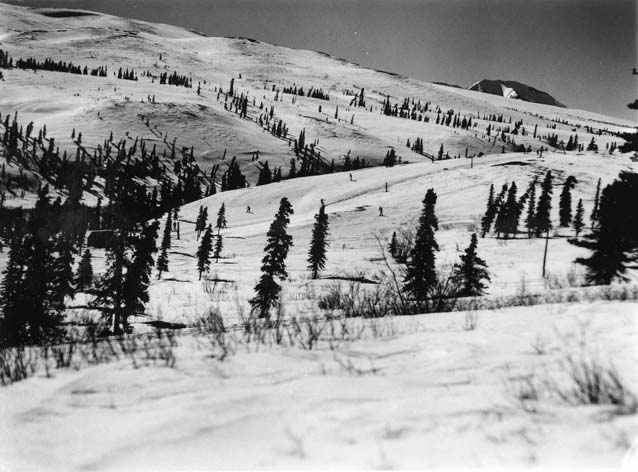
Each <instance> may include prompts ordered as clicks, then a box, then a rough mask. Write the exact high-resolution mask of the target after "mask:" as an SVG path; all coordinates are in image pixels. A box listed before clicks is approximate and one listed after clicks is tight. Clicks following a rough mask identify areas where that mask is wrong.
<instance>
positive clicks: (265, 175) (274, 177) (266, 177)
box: [257, 158, 298, 185]
mask: <svg viewBox="0 0 638 472" xmlns="http://www.w3.org/2000/svg"><path fill="white" fill-rule="evenodd" d="M295 177H298V175H297V174H296V166H295V160H294V158H293V159H291V160H290V173H289V174H288V178H289V179H292V178H295ZM282 180H283V177H282V175H281V167H275V169H274V170H272V171H271V170H270V167H269V166H268V161H266V162H264V163H263V164H262V165H261V166H260V167H259V177H258V178H257V185H268V184H271V183H273V182H281V181H282Z"/></svg>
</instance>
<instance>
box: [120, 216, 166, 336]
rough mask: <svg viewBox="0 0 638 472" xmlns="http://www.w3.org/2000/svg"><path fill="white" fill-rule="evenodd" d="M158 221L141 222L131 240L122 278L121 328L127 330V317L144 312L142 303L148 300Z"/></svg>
mask: <svg viewBox="0 0 638 472" xmlns="http://www.w3.org/2000/svg"><path fill="white" fill-rule="evenodd" d="M158 229H159V222H158V221H154V222H152V223H142V224H140V225H138V230H137V231H135V232H134V235H133V237H132V241H131V249H132V254H131V260H130V263H129V264H128V265H127V269H126V276H125V278H124V297H123V303H124V312H123V314H124V316H123V318H122V329H123V331H124V332H128V331H129V324H128V318H129V317H131V316H137V315H140V314H143V313H144V304H145V303H147V302H148V300H149V297H148V286H149V284H150V280H151V270H152V269H153V265H154V260H153V254H154V253H155V252H156V251H157V246H156V243H155V241H156V239H157V231H158Z"/></svg>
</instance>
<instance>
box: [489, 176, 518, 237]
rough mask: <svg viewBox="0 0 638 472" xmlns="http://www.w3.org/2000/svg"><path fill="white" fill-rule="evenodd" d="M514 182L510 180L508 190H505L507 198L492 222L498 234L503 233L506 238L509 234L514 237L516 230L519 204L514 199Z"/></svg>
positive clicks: (515, 190)
mask: <svg viewBox="0 0 638 472" xmlns="http://www.w3.org/2000/svg"><path fill="white" fill-rule="evenodd" d="M516 192H517V187H516V182H512V185H510V188H509V191H508V192H507V199H506V200H505V201H504V202H503V203H502V204H501V206H500V208H499V210H498V215H497V216H496V221H495V222H494V230H495V231H496V233H497V234H498V235H499V236H500V235H501V234H503V236H504V238H505V239H507V238H508V237H509V235H510V234H512V235H514V237H516V232H517V231H518V218H519V214H520V211H519V208H520V207H519V204H518V201H517V200H516Z"/></svg>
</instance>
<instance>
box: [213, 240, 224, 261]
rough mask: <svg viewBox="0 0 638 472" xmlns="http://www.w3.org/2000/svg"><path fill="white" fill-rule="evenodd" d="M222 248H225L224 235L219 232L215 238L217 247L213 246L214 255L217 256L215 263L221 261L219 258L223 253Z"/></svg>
mask: <svg viewBox="0 0 638 472" xmlns="http://www.w3.org/2000/svg"><path fill="white" fill-rule="evenodd" d="M222 249H224V240H223V239H222V235H221V234H220V233H219V232H218V233H217V238H216V239H215V247H214V248H213V257H214V258H215V263H218V262H219V258H220V257H221V254H222Z"/></svg>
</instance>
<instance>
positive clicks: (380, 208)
mask: <svg viewBox="0 0 638 472" xmlns="http://www.w3.org/2000/svg"><path fill="white" fill-rule="evenodd" d="M379 216H383V207H379Z"/></svg>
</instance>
